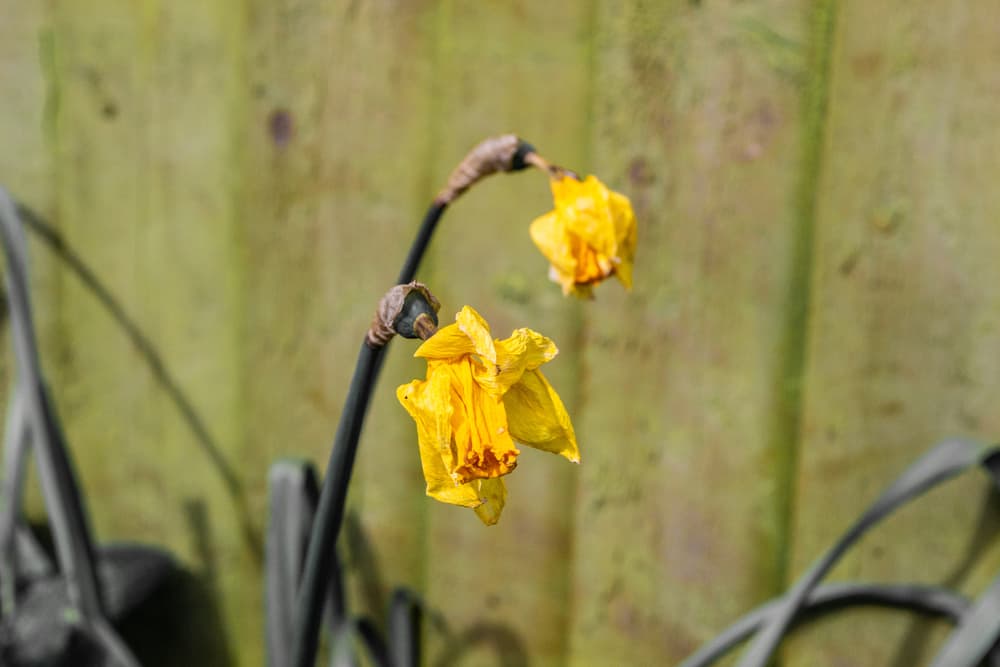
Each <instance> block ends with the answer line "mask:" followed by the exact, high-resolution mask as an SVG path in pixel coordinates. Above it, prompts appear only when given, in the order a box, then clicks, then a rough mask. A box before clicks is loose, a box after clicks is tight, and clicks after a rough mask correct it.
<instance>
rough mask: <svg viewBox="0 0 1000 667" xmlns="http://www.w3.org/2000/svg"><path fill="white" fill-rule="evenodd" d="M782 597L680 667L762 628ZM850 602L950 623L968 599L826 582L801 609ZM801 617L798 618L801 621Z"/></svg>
mask: <svg viewBox="0 0 1000 667" xmlns="http://www.w3.org/2000/svg"><path fill="white" fill-rule="evenodd" d="M782 602H783V598H778V599H776V600H772V601H770V602H768V603H766V604H764V605H761V606H760V607H757V608H756V609H754V610H753V611H751V612H750V613H748V614H746V615H745V616H743V617H742V618H740V619H739V620H738V621H736V622H735V623H733V624H732V625H730V626H729V627H728V628H727V629H726V630H724V631H723V632H722V633H721V634H719V635H717V636H716V637H715V638H714V639H713V640H711V641H710V642H708V643H707V644H705V645H704V646H702V647H701V648H700V649H698V652H697V653H695V654H694V655H692V656H690V657H689V658H688V659H687V660H685V661H684V662H682V663H681V665H680V667H708V665H712V664H714V663H715V662H716V661H717V660H719V659H720V658H721V657H723V656H724V655H726V654H727V653H729V651H731V650H733V648H735V647H736V646H737V645H738V644H739V643H740V642H742V641H744V640H746V639H747V638H748V637H750V636H751V635H752V634H754V633H755V632H757V631H758V630H760V629H761V628H762V627H764V626H765V625H766V624H767V622H768V620H769V619H770V617H771V616H772V615H773V614H774V613H775V611H776V610H778V609H779V608H780V606H781V604H782ZM849 605H875V606H881V607H891V608H894V609H908V610H911V611H916V612H922V613H925V614H934V615H940V616H945V617H946V618H948V620H950V621H951V622H952V623H957V622H959V620H960V619H961V618H962V615H963V614H964V613H965V611H966V609H967V608H968V607H969V602H968V600H966V599H965V598H964V597H963V596H961V595H959V594H957V593H952V592H951V591H949V590H948V589H946V588H939V587H937V586H918V585H906V584H853V583H850V584H827V585H825V586H820V587H819V588H816V589H814V590H812V591H811V592H810V593H809V596H808V598H807V599H806V600H805V601H804V604H803V611H804V612H807V613H808V614H810V615H813V614H820V613H824V612H827V611H831V610H833V609H839V608H841V607H845V606H849ZM801 619H802V617H801V616H800V617H799V620H801Z"/></svg>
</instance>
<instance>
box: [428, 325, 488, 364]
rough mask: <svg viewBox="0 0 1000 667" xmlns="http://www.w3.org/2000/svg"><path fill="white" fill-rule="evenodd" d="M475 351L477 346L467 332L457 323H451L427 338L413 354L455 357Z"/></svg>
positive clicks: (442, 357)
mask: <svg viewBox="0 0 1000 667" xmlns="http://www.w3.org/2000/svg"><path fill="white" fill-rule="evenodd" d="M475 353H476V346H475V345H473V343H472V340H470V339H469V337H468V336H466V335H465V332H463V331H462V330H461V329H460V328H459V326H458V325H457V324H449V325H448V326H445V327H441V328H440V329H438V330H437V331H436V332H435V333H434V335H433V336H431V337H430V338H428V339H427V340H425V341H424V342H423V343H422V344H421V345H420V347H418V348H417V351H416V352H414V353H413V356H415V357H424V358H425V359H453V358H455V357H461V356H463V355H466V354H475Z"/></svg>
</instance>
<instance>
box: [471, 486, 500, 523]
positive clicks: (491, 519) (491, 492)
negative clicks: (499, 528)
mask: <svg viewBox="0 0 1000 667" xmlns="http://www.w3.org/2000/svg"><path fill="white" fill-rule="evenodd" d="M478 483H479V497H480V500H482V501H483V503H482V504H481V505H479V506H477V507H476V515H477V516H478V517H479V518H480V520H482V522H483V523H485V524H486V525H487V526H492V525H493V524H495V523H496V522H497V521H499V520H500V513H501V512H502V511H503V506H504V504H506V502H507V485H506V484H504V482H503V478H502V477H497V478H494V479H484V480H481V481H480V482H478ZM470 486H472V485H471V484H470Z"/></svg>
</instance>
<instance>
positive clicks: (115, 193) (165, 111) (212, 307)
mask: <svg viewBox="0 0 1000 667" xmlns="http://www.w3.org/2000/svg"><path fill="white" fill-rule="evenodd" d="M55 11H56V28H55V36H54V43H55V46H54V48H55V53H56V59H55V72H54V76H55V82H56V83H55V86H56V92H55V93H54V94H55V97H56V99H57V100H58V105H59V106H58V110H57V112H56V120H55V143H56V147H57V153H56V188H57V202H58V214H59V217H60V221H61V226H62V229H63V233H64V240H65V242H66V244H67V247H68V248H69V249H70V250H71V251H72V252H73V253H75V254H76V255H77V256H78V257H79V258H80V260H81V261H82V262H83V263H85V264H86V265H87V266H88V267H89V268H90V269H91V270H92V271H93V273H94V275H95V276H96V277H97V279H98V280H99V281H100V282H101V283H102V284H103V285H104V286H105V287H106V288H107V289H108V291H109V294H110V297H111V299H112V300H113V301H114V303H115V306H116V307H117V308H119V309H120V310H121V312H122V313H124V316H125V318H126V319H127V320H128V321H129V322H131V323H132V325H133V326H134V327H136V331H138V332H139V335H138V337H137V336H136V335H135V334H134V332H133V335H129V333H128V332H127V330H126V329H125V328H124V327H123V326H122V323H121V321H117V320H116V319H115V318H113V317H112V316H111V315H110V314H109V312H108V311H107V310H106V309H104V308H102V307H101V306H100V305H99V303H98V301H97V300H96V299H95V295H94V294H93V293H91V292H90V290H89V289H87V288H85V287H84V286H83V284H82V283H81V282H80V281H79V279H78V277H77V276H76V275H72V274H69V273H68V272H65V271H64V272H62V273H61V281H62V289H63V291H64V294H65V299H64V301H63V304H62V306H63V308H62V319H61V325H62V330H61V332H60V335H61V337H62V338H63V340H64V342H65V354H64V356H63V357H62V358H61V359H59V367H58V371H57V373H56V374H55V375H56V377H55V380H56V382H55V387H54V393H55V397H56V400H57V402H58V403H59V407H60V409H61V412H62V414H63V416H64V418H65V421H66V431H67V433H68V436H69V439H70V441H71V443H72V444H73V447H74V455H75V456H76V458H77V460H78V462H79V464H80V469H81V474H82V477H83V484H84V487H85V489H86V491H87V492H88V498H89V501H90V504H91V510H92V513H93V517H94V523H95V525H96V528H97V534H98V535H99V536H100V538H102V539H113V538H118V539H130V540H140V541H146V542H152V543H157V544H163V545H167V546H169V548H170V549H171V550H172V551H173V552H174V553H175V554H176V555H177V556H178V557H179V558H180V559H181V560H182V562H183V563H184V564H185V565H186V566H187V567H188V568H189V572H190V573H191V574H190V575H189V577H188V578H187V579H185V580H183V581H182V582H181V583H180V585H179V587H178V588H176V589H171V591H170V594H171V596H172V597H171V599H172V600H173V602H174V603H175V605H176V606H175V607H174V608H173V609H172V610H171V611H172V612H174V613H175V614H177V613H179V614H180V616H179V617H178V616H170V615H169V614H166V619H167V621H166V622H167V623H168V625H166V627H161V628H159V632H158V633H157V632H152V631H149V632H147V635H157V634H158V635H159V637H158V639H159V641H160V643H159V644H158V645H157V644H155V643H154V645H153V648H152V650H153V651H154V652H152V653H147V654H145V655H143V654H142V653H141V651H140V657H141V658H142V659H143V660H144V661H145V663H146V664H165V663H166V662H167V661H168V660H177V659H183V660H187V661H197V662H198V663H199V664H206V665H222V664H230V663H231V662H236V663H240V664H243V663H247V664H250V663H259V662H260V661H261V659H262V658H261V656H262V646H261V645H260V642H257V641H254V642H246V641H242V640H237V638H243V637H260V636H261V623H260V613H259V609H260V605H261V599H260V587H259V586H257V585H252V586H251V585H248V584H247V582H249V581H253V582H256V581H257V580H259V578H260V569H259V564H258V562H257V558H258V554H257V546H256V545H254V544H253V540H251V541H250V542H251V543H250V544H248V543H247V540H246V539H245V538H246V536H245V531H244V529H245V528H246V526H247V522H248V521H249V517H248V516H247V513H246V509H245V507H244V502H245V498H244V497H243V496H244V493H245V484H244V479H245V477H244V472H243V470H242V469H241V468H240V467H239V461H240V455H241V453H242V442H241V440H242V425H241V420H240V404H239V400H240V396H239V387H240V377H239V367H238V363H237V361H238V358H237V352H238V350H239V346H238V340H237V338H236V334H237V333H238V329H237V328H235V327H234V326H233V323H234V322H237V321H238V320H239V309H240V296H239V286H240V285H239V282H240V267H239V265H238V263H237V262H236V257H235V255H234V250H235V249H236V248H237V241H238V233H237V224H238V218H237V216H236V208H235V206H234V203H235V201H236V199H235V196H234V192H235V191H234V184H235V183H236V179H235V178H234V173H235V172H234V171H233V168H232V165H233V164H234V163H238V161H239V152H238V151H237V150H236V142H235V141H234V137H235V135H234V130H235V129H236V126H237V124H238V118H239V115H238V113H236V111H237V110H238V108H239V107H240V105H241V103H242V102H241V99H240V85H239V84H240V76H241V66H240V62H241V56H240V53H241V44H240V40H241V33H242V26H243V19H242V14H241V11H242V10H241V8H240V5H239V3H237V2H219V3H201V2H164V3H160V2H152V1H151V2H145V3H141V4H137V3H132V2H122V1H118V0H107V1H100V2H94V3H88V4H87V6H86V7H83V6H78V5H74V4H72V3H68V4H60V5H58V7H56V10H55ZM255 472H256V471H255ZM258 474H262V473H258ZM253 530H255V531H257V532H259V526H256V527H254V528H253ZM148 638H149V637H148V636H147V639H148ZM154 638H155V637H154ZM165 638H169V639H167V641H169V642H170V644H169V646H170V651H169V652H164V651H163V642H164V640H165ZM168 653H169V655H168Z"/></svg>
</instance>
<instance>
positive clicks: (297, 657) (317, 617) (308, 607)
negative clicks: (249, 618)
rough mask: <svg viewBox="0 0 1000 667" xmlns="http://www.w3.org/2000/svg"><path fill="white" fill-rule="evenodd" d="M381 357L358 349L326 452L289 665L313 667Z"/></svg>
mask: <svg viewBox="0 0 1000 667" xmlns="http://www.w3.org/2000/svg"><path fill="white" fill-rule="evenodd" d="M447 206H448V204H447V202H441V201H439V200H435V201H434V203H433V204H432V205H431V207H430V208H429V209H428V210H427V213H426V215H425V216H424V220H423V222H422V223H421V225H420V229H419V230H418V231H417V236H416V238H415V239H414V241H413V245H412V246H411V247H410V251H409V253H408V254H407V257H406V261H405V262H404V263H403V268H402V270H401V271H400V272H399V278H398V280H397V284H403V283H408V282H410V281H412V280H413V278H414V276H415V275H416V273H417V269H418V268H419V266H420V262H421V260H423V257H424V255H425V254H426V252H427V246H428V245H429V244H430V240H431V236H433V234H434V229H435V228H436V227H437V223H438V220H440V219H441V215H442V214H443V213H444V210H445V208H446V207H447ZM384 357H385V347H384V346H383V347H381V348H379V349H372V348H371V347H369V346H368V345H367V344H365V343H362V345H361V351H360V352H359V353H358V361H357V365H356V366H355V369H354V377H353V378H352V379H351V386H350V389H349V390H348V392H347V398H346V400H345V402H344V409H343V412H342V413H341V418H340V425H339V426H338V427H337V435H336V437H335V439H334V443H333V448H332V449H331V451H330V461H329V463H328V464H327V468H326V475H325V476H324V477H323V484H322V489H321V491H320V497H319V506H318V507H317V509H316V518H315V519H314V520H313V524H312V530H311V531H310V537H309V546H308V549H307V551H306V562H305V569H304V570H303V573H302V580H301V582H300V584H299V593H298V604H297V605H296V609H295V626H294V635H293V641H292V651H293V653H292V665H293V666H294V667H312V665H313V664H314V663H315V662H316V650H317V648H318V646H319V628H320V623H321V621H322V616H323V603H324V601H325V600H326V591H327V585H328V583H329V582H328V580H327V578H328V577H329V573H330V571H331V567H332V564H333V556H334V549H335V547H336V544H337V536H338V535H339V534H340V526H341V524H342V523H343V520H344V504H345V501H346V499H347V487H348V484H349V483H350V481H351V472H352V470H353V468H354V457H355V455H356V454H357V451H358V440H359V438H360V436H361V427H362V425H363V423H364V417H365V413H366V412H367V410H368V404H369V402H370V401H371V395H372V390H373V389H374V388H375V381H376V380H377V378H378V373H379V370H380V369H381V367H382V361H383V359H384Z"/></svg>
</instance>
